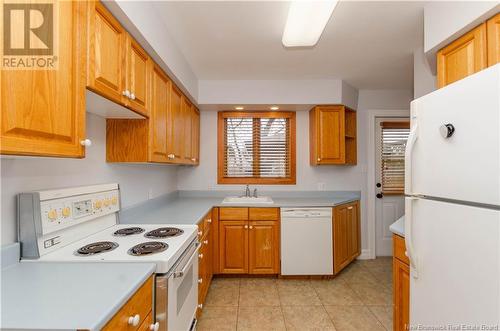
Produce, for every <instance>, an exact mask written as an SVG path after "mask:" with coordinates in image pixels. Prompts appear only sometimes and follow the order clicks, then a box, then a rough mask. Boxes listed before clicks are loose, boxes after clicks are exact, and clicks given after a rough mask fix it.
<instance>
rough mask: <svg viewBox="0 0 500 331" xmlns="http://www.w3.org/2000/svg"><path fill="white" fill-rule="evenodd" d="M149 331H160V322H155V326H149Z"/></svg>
mask: <svg viewBox="0 0 500 331" xmlns="http://www.w3.org/2000/svg"><path fill="white" fill-rule="evenodd" d="M149 330H150V331H158V330H160V322H156V323H155V324H151V325H150V326H149Z"/></svg>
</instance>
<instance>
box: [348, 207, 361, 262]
mask: <svg viewBox="0 0 500 331" xmlns="http://www.w3.org/2000/svg"><path fill="white" fill-rule="evenodd" d="M347 218H348V222H349V256H350V260H354V259H355V258H356V257H358V255H359V254H360V253H361V238H360V222H359V204H358V203H357V202H355V203H352V204H350V205H349V206H348V207H347Z"/></svg>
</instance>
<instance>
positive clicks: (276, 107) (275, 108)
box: [269, 106, 280, 110]
mask: <svg viewBox="0 0 500 331" xmlns="http://www.w3.org/2000/svg"><path fill="white" fill-rule="evenodd" d="M269 109H271V110H278V109H280V107H278V106H272V107H269Z"/></svg>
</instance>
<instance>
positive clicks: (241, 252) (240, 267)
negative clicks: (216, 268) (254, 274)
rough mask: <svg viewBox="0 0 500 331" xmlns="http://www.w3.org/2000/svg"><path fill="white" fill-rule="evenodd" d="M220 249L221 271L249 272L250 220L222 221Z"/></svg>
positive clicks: (227, 272) (233, 272) (220, 226)
mask: <svg viewBox="0 0 500 331" xmlns="http://www.w3.org/2000/svg"><path fill="white" fill-rule="evenodd" d="M219 250H220V252H219V263H220V272H221V273H223V274H224V273H225V274H246V273H248V222H247V221H220V222H219Z"/></svg>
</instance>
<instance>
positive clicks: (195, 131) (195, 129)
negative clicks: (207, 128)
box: [191, 108, 200, 164]
mask: <svg viewBox="0 0 500 331" xmlns="http://www.w3.org/2000/svg"><path fill="white" fill-rule="evenodd" d="M191 150H192V153H191V156H192V157H193V159H192V161H193V163H194V164H199V163H200V111H199V110H198V109H196V108H195V109H194V110H193V117H192V118H191Z"/></svg>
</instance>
